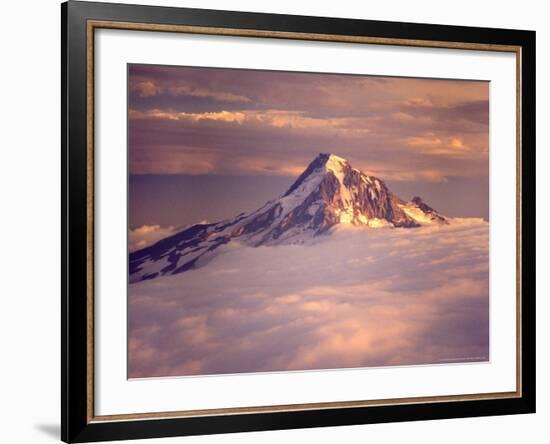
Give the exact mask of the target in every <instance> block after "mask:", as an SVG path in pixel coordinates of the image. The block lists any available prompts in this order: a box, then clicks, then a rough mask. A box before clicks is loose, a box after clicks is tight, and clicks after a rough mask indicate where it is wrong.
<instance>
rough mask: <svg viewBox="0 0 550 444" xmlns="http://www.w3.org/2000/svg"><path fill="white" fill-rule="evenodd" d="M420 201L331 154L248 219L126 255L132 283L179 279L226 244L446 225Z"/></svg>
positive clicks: (195, 229) (200, 228)
mask: <svg viewBox="0 0 550 444" xmlns="http://www.w3.org/2000/svg"><path fill="white" fill-rule="evenodd" d="M447 223H448V220H447V218H446V217H444V216H442V215H441V214H439V213H438V212H437V211H436V210H434V209H433V208H431V207H429V206H428V205H427V204H425V203H424V202H423V201H422V199H421V198H420V197H415V198H413V200H412V201H410V202H405V201H403V200H401V199H399V198H398V197H397V196H396V195H395V194H393V193H392V192H391V191H390V190H389V189H388V187H387V186H386V184H385V183H384V182H383V181H382V180H380V179H378V178H376V177H374V176H369V175H366V174H364V173H363V172H361V171H359V170H358V169H355V168H353V167H352V166H351V165H350V163H349V162H348V161H347V160H346V159H343V158H341V157H339V156H336V155H334V154H319V155H318V156H317V157H316V158H315V159H314V160H313V161H312V162H311V163H310V164H309V165H308V167H307V168H306V169H305V170H304V172H303V173H302V174H301V175H300V176H299V177H298V179H297V180H296V181H295V182H294V183H293V184H292V186H291V187H290V188H289V189H288V190H287V191H286V193H285V194H283V196H282V197H280V198H278V199H276V200H272V201H269V202H267V203H266V204H265V205H264V206H262V207H261V208H259V209H257V210H256V211H253V212H250V213H242V214H240V215H238V216H236V217H235V218H232V219H226V220H223V221H221V222H217V223H213V224H197V225H193V226H191V227H188V228H186V229H184V230H182V231H180V232H179V233H176V234H174V235H172V236H170V237H167V238H165V239H162V240H160V241H158V242H157V243H155V244H153V245H151V246H149V247H146V248H144V249H142V250H139V251H135V252H133V253H130V258H129V273H130V282H137V281H141V280H146V279H153V278H156V277H158V276H162V275H167V274H177V273H181V272H184V271H187V270H190V269H192V268H195V267H197V266H199V265H200V264H201V263H205V262H206V261H208V260H209V258H211V257H212V255H213V254H215V252H214V250H216V249H217V248H218V247H220V246H221V245H224V244H227V243H228V242H230V241H233V240H238V241H239V242H241V243H243V244H246V245H249V246H253V247H258V246H261V245H278V244H281V243H304V242H305V241H307V240H308V239H311V238H312V237H314V236H318V235H323V234H328V233H330V229H331V228H332V227H334V226H335V225H339V224H346V225H355V226H364V227H370V228H378V227H401V228H414V227H419V226H421V225H427V224H447Z"/></svg>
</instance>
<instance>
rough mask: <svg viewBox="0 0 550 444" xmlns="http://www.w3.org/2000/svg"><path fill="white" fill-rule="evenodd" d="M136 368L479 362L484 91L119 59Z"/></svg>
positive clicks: (131, 357)
mask: <svg viewBox="0 0 550 444" xmlns="http://www.w3.org/2000/svg"><path fill="white" fill-rule="evenodd" d="M128 169H129V177H128V189H129V208H128V251H129V253H128V377H129V378H149V377H165V376H191V375H222V374H235V373H257V372H281V371H300V370H302V371H304V370H327V369H342V368H365V367H381V366H402V365H449V364H453V363H470V362H471V363H475V362H487V361H489V358H490V349H489V345H490V344H489V82H485V81H472V80H462V79H429V78H403V77H381V76H369V75H350V74H337V73H310V72H282V71H263V70H244V69H229V68H208V67H185V66H159V65H145V64H130V65H128Z"/></svg>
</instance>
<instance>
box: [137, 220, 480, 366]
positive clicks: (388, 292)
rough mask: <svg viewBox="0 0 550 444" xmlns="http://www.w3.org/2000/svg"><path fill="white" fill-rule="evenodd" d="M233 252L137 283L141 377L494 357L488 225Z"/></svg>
mask: <svg viewBox="0 0 550 444" xmlns="http://www.w3.org/2000/svg"><path fill="white" fill-rule="evenodd" d="M222 248H224V252H223V254H220V255H218V256H217V257H216V258H215V259H213V260H212V262H210V263H209V264H207V265H205V266H203V267H201V268H199V269H197V270H193V271H190V272H187V273H183V274H181V275H175V276H172V277H166V278H162V279H156V280H153V281H148V282H147V281H146V282H143V283H139V284H134V285H132V286H130V293H129V312H128V314H129V356H128V358H129V375H130V377H151V376H182V375H197V374H220V373H239V372H264V371H288V370H307V369H323V368H345V367H368V366H386V365H410V364H442V363H447V362H457V361H458V362H460V361H462V362H471V361H486V360H488V358H489V287H488V286H489V282H488V267H489V259H488V224H487V223H485V222H483V221H481V220H454V222H453V224H451V225H449V226H444V227H438V228H433V227H431V228H430V227H425V228H420V229H414V230H413V229H410V230H407V229H401V230H400V229H357V228H347V229H343V230H339V231H337V232H335V233H333V234H331V235H330V236H329V237H323V238H318V239H317V241H316V242H314V243H313V244H312V245H290V246H277V247H260V248H249V247H242V246H239V245H233V244H228V245H227V246H225V247H222Z"/></svg>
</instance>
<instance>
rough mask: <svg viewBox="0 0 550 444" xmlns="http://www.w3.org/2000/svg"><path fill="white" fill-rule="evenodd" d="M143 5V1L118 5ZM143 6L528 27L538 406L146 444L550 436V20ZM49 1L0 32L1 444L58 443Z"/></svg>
mask: <svg viewBox="0 0 550 444" xmlns="http://www.w3.org/2000/svg"><path fill="white" fill-rule="evenodd" d="M119 2H124V3H136V2H138V3H142V2H140V1H134V2H132V1H121V0H119ZM143 3H149V4H157V5H170V6H188V7H199V8H200V7H202V8H212V9H232V10H242V11H258V12H273V13H289V14H304V15H321V16H334V17H353V18H364V19H376V20H395V21H410V22H424V23H441V24H460V25H470V26H488V27H502V28H519V29H534V30H536V31H537V79H538V81H537V164H538V165H537V176H538V177H537V192H538V195H537V203H538V215H537V222H538V223H537V226H538V229H537V238H538V242H537V244H538V251H537V274H538V277H539V279H538V283H537V295H538V296H537V304H538V307H537V308H538V316H537V318H538V338H537V352H538V366H537V367H538V368H537V371H538V381H537V383H538V405H537V409H538V413H537V414H535V415H525V416H511V417H498V418H497V417H496V418H473V419H453V420H444V421H430V422H415V423H401V424H379V425H369V426H352V427H334V428H323V429H311V430H290V431H278V432H261V433H247V434H234V435H223V436H221V435H218V436H207V437H190V438H170V439H165V440H156V441H151V442H158V443H161V442H166V443H168V442H181V443H186V444H195V443H197V444H198V443H201V444H207V443H257V442H262V443H267V444H269V443H280V442H288V443H293V442H308V441H312V442H317V443H325V442H326V443H329V442H335V441H336V442H345V443H364V442H374V443H377V442H384V443H388V444H390V443H397V442H403V441H406V442H423V443H438V444H439V443H440V442H441V441H444V442H446V443H447V444H452V443H463V442H469V441H471V442H480V441H481V440H485V439H487V440H490V441H492V442H499V443H512V442H518V441H528V442H533V443H545V442H548V439H549V436H550V432H549V431H548V423H549V421H550V399H549V396H550V383H549V382H548V375H550V365H549V364H550V349H549V347H548V343H547V342H546V340H545V339H546V338H548V337H549V333H550V325H549V324H548V323H545V322H544V321H545V318H546V317H545V315H544V314H545V313H546V312H547V311H548V309H549V307H550V304H549V303H548V301H547V300H546V298H545V296H547V295H548V293H549V291H550V278H549V273H548V272H547V270H548V267H549V266H550V258H549V254H548V250H549V249H550V242H549V239H550V236H549V234H548V229H546V227H545V225H544V222H545V221H547V220H548V219H549V218H550V212H549V210H548V208H549V206H548V205H545V204H546V198H545V197H546V196H545V194H544V190H550V175H549V174H548V173H547V171H546V170H547V169H548V168H549V167H550V159H549V157H550V154H549V151H548V149H546V150H544V147H547V145H548V143H550V130H549V129H548V127H549V125H548V124H547V122H548V119H549V118H550V107H549V105H548V103H550V88H549V86H548V80H547V79H548V78H550V66H549V62H550V27H549V25H548V19H549V18H550V11H549V10H548V9H549V8H547V7H546V5H545V2H541V1H537V0H523V1H522V2H517V1H514V2H511V1H507V0H500V1H496V0H492V1H486V2H480V1H479V0H462V1H460V2H452V3H451V2H440V1H436V0H416V1H407V0H394V1H391V2H389V1H388V2H358V1H353V0H339V1H337V2H336V1H330V2H322V3H321V2H320V1H319V0H316V1H314V0H308V1H306V0H303V1H301V2H298V1H296V0H277V1H269V2H258V1H254V0H232V1H231V2H228V1H223V0H203V1H200V0H187V1H176V0H171V1H170V0H166V1H154V0H149V1H145V2H143ZM59 16H60V13H59V2H58V0H27V1H25V2H17V1H14V2H5V4H4V5H3V8H2V18H3V21H2V26H1V27H0V33H1V34H0V37H1V38H0V141H1V142H0V147H1V151H0V153H1V155H2V157H1V158H0V159H1V160H0V208H1V209H2V212H1V213H0V214H1V216H0V270H2V274H1V276H0V301H1V304H2V306H1V309H0V329H1V331H0V350H1V356H2V360H1V362H2V364H1V365H0V421H1V423H2V427H1V428H0V436H1V438H0V441H2V442H5V443H33V444H40V443H44V442H55V441H56V440H58V435H59V410H60V399H59V372H60V366H59V360H60V359H59V356H60V345H59V342H60V341H59V325H60V316H59V311H60V302H59V299H60V298H59V292H60V283H59V276H60V248H59V242H60V233H59V231H60V230H59V224H60V216H59V214H60V196H59V194H60V179H59V178H60V166H59V164H60V149H59V146H60V134H59V133H60V130H59V122H60V116H59V113H60V105H59V102H60V101H59V97H60V89H59V88H60V69H59V65H60V60H59V39H60V31H59V27H60V21H59ZM511 199H512V197H511Z"/></svg>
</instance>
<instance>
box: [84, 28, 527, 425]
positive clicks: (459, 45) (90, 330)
mask: <svg viewBox="0 0 550 444" xmlns="http://www.w3.org/2000/svg"><path fill="white" fill-rule="evenodd" d="M100 28H103V29H119V30H130V31H153V32H177V33H187V34H202V35H220V36H234V37H256V38H276V39H289V40H309V41H322V42H338V43H357V44H373V45H394V46H408V47H422V48H443V49H462V50H474V51H493V52H511V53H514V54H515V56H516V390H515V391H513V392H497V393H473V394H463V395H450V396H420V397H408V398H393V399H377V400H361V401H338V402H322V403H305V404H284V405H270V406H255V407H229V408H216V409H201V410H182V411H171V412H147V413H128V414H116V415H101V416H96V415H95V413H94V405H95V402H94V396H95V388H94V385H95V384H94V375H95V372H94V355H95V349H94V36H95V33H94V32H95V29H100ZM86 31H87V43H86V60H87V70H86V73H87V80H86V88H87V104H86V109H87V119H86V121H87V123H86V125H87V127H86V134H87V147H86V153H87V154H86V157H87V180H86V183H87V196H86V205H87V229H86V232H87V295H86V298H87V299H86V302H87V319H88V321H87V421H88V423H97V422H113V421H131V420H146V419H161V418H189V417H199V416H222V415H238V414H253V413H272V412H292V411H301V410H302V411H303V410H326V409H335V408H358V407H374V406H389V405H406V404H417V403H438V402H459V401H476V400H477V401H479V400H491V399H510V398H519V397H521V396H522V387H521V381H522V368H521V361H522V347H521V343H522V341H521V339H522V337H521V330H522V329H521V298H522V295H521V255H522V254H521V248H522V243H521V221H522V215H521V150H522V138H521V120H522V109H521V89H522V78H521V67H522V61H521V46H514V45H496V44H486V43H467V42H445V41H435V40H412V39H398V38H381V37H367V36H347V35H332V34H310V33H300V32H283V31H265V30H255V29H234V28H213V27H202V26H187V25H164V24H149V23H131V22H118V21H104V20H88V21H87V29H86Z"/></svg>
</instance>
